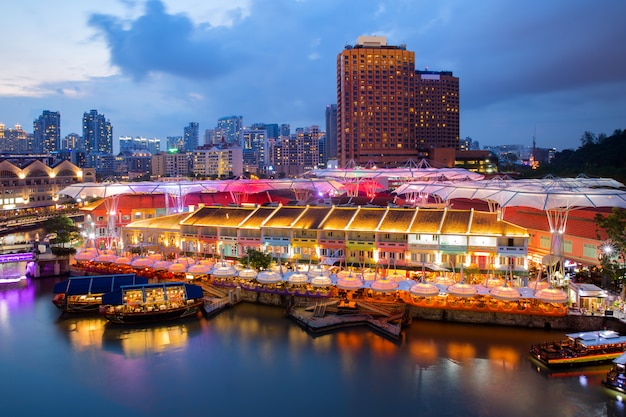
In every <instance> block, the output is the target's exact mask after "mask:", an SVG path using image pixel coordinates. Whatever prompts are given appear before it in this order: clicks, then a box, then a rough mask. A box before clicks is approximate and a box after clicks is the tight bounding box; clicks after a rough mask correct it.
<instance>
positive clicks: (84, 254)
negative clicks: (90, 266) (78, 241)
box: [74, 249, 98, 261]
mask: <svg viewBox="0 0 626 417" xmlns="http://www.w3.org/2000/svg"><path fill="white" fill-rule="evenodd" d="M97 256H98V251H96V250H87V249H83V250H82V251H80V252H78V253H77V254H76V255H74V259H75V260H76V261H93V260H94V259H96V257H97Z"/></svg>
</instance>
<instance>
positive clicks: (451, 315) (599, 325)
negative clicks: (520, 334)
mask: <svg viewBox="0 0 626 417" xmlns="http://www.w3.org/2000/svg"><path fill="white" fill-rule="evenodd" d="M409 311H410V313H409V314H410V315H411V317H412V318H413V319H417V320H434V321H447V322H453V323H471V324H482V325H496V326H512V327H525V328H540V329H553V330H564V331H587V330H598V329H604V328H605V327H606V328H609V329H613V330H615V331H618V332H623V333H624V332H626V323H624V322H623V321H621V320H619V319H617V318H615V317H610V316H583V315H570V314H568V315H566V316H543V315H529V314H509V313H495V312H478V311H464V310H446V309H436V308H420V307H416V306H410V307H409Z"/></svg>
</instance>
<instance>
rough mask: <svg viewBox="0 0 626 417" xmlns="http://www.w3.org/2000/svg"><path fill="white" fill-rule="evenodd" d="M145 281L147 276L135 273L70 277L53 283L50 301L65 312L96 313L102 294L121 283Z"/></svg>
mask: <svg viewBox="0 0 626 417" xmlns="http://www.w3.org/2000/svg"><path fill="white" fill-rule="evenodd" d="M147 283H148V278H145V277H139V276H136V275H135V274H113V275H93V276H91V275H90V276H80V277H70V278H68V279H66V280H65V281H61V282H58V283H56V284H55V285H54V290H53V292H54V294H55V295H54V297H53V298H52V303H53V304H54V305H55V306H57V307H58V308H59V310H62V311H63V312H65V313H96V312H98V309H99V308H100V305H101V304H102V295H103V294H105V293H108V292H111V291H114V290H116V289H118V288H120V287H121V286H122V285H134V284H147Z"/></svg>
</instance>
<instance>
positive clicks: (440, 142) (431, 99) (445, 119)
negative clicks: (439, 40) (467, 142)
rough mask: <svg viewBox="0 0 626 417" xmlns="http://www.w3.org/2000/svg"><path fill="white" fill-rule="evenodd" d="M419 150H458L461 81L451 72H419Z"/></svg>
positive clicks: (421, 153) (426, 152)
mask: <svg viewBox="0 0 626 417" xmlns="http://www.w3.org/2000/svg"><path fill="white" fill-rule="evenodd" d="M414 80H415V83H416V85H417V91H416V104H417V123H418V124H417V129H416V131H417V135H418V137H417V139H418V140H417V149H418V153H419V157H420V158H428V157H429V149H433V148H454V149H459V144H460V136H459V135H460V125H459V79H458V78H457V77H455V76H454V75H453V74H452V72H450V71H429V70H425V71H416V76H415V78H414Z"/></svg>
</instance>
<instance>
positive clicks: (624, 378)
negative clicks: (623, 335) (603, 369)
mask: <svg viewBox="0 0 626 417" xmlns="http://www.w3.org/2000/svg"><path fill="white" fill-rule="evenodd" d="M602 384H603V385H604V386H605V387H607V388H610V389H612V390H614V391H618V392H621V393H623V394H626V353H622V354H621V355H620V356H618V357H617V358H615V359H613V366H611V369H609V372H607V374H606V378H605V379H603V380H602Z"/></svg>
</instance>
